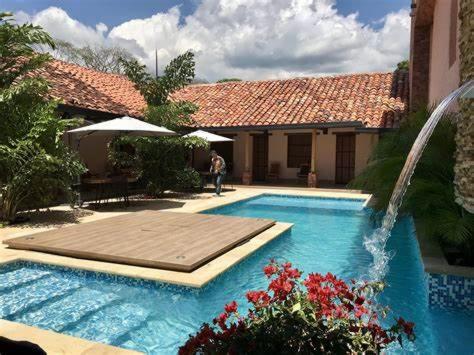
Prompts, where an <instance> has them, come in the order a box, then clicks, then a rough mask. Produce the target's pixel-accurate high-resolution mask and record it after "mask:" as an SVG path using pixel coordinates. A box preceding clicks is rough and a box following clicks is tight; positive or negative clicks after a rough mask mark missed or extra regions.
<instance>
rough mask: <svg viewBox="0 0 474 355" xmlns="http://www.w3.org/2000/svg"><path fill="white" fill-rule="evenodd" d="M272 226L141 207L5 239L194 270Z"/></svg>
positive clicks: (47, 248)
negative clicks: (113, 215)
mask: <svg viewBox="0 0 474 355" xmlns="http://www.w3.org/2000/svg"><path fill="white" fill-rule="evenodd" d="M274 224H275V221H272V220H269V219H260V218H243V217H231V216H217V215H204V214H194V213H180V212H160V211H143V212H135V213H128V214H125V215H121V216H117V217H111V218H106V219H102V220H99V221H94V222H89V223H84V224H78V225H74V226H70V227H64V228H60V229H55V230H51V231H46V232H41V233H36V234H32V235H29V236H23V237H18V238H12V239H8V240H5V241H4V242H3V243H5V244H7V245H8V246H9V247H10V248H15V249H24V250H34V251H40V252H46V253H52V254H59V255H63V256H71V257H76V258H82V259H92V260H99V261H107V262H114V263H121V264H129V265H137V266H147V267H153V268H159V269H169V270H175V271H185V272H191V271H193V270H195V269H196V268H198V267H200V266H202V265H203V264H205V263H206V262H208V261H210V260H212V259H214V258H216V257H218V256H219V255H221V254H223V253H225V252H227V251H228V250H230V249H232V248H233V247H235V246H236V245H238V244H240V243H242V242H244V241H245V240H248V239H250V238H252V237H254V236H256V235H257V234H259V233H261V232H263V231H264V230H266V229H268V228H270V227H271V226H273V225H274Z"/></svg>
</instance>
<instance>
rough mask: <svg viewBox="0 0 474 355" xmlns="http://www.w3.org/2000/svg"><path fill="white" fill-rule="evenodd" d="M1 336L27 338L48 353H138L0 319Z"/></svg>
mask: <svg viewBox="0 0 474 355" xmlns="http://www.w3.org/2000/svg"><path fill="white" fill-rule="evenodd" d="M0 329H2V336H5V337H6V338H8V339H12V340H17V341H18V340H25V339H26V340H27V341H30V342H33V343H35V344H38V345H39V346H40V347H41V348H42V349H43V350H44V351H46V353H48V354H68V355H84V354H101V355H138V354H143V353H142V352H139V351H136V350H130V349H125V348H120V347H117V346H113V345H108V344H104V343H99V342H95V341H92V340H87V339H83V338H79V337H75V336H72V335H67V334H62V333H58V332H55V331H52V330H46V329H41V328H38V327H33V326H30V325H26V324H23V323H19V322H12V321H9V320H6V319H0Z"/></svg>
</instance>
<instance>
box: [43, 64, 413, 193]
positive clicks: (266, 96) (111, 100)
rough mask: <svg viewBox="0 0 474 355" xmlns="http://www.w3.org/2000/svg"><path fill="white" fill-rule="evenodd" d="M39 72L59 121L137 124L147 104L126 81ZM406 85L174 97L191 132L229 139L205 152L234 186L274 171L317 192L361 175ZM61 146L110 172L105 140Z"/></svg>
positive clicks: (273, 88)
mask: <svg viewBox="0 0 474 355" xmlns="http://www.w3.org/2000/svg"><path fill="white" fill-rule="evenodd" d="M41 74H42V75H43V76H44V77H45V78H46V79H47V80H48V81H49V82H50V83H51V85H52V90H51V94H52V96H53V97H55V98H58V99H60V100H61V102H62V103H61V105H60V106H59V110H60V112H61V114H62V116H63V117H75V116H79V117H82V118H84V119H85V120H86V121H87V122H90V123H93V122H98V121H102V120H106V119H111V118H114V117H119V116H124V115H128V116H132V117H137V118H140V117H142V115H143V110H144V108H145V107H146V103H145V101H144V100H143V97H142V96H141V95H140V93H139V92H138V91H137V90H136V89H135V88H134V86H133V84H132V83H131V82H130V81H128V80H127V78H125V77H124V76H120V75H115V74H107V73H102V72H97V71H94V70H91V69H86V68H83V67H80V66H77V65H74V64H70V63H65V62H62V61H53V62H52V63H50V64H48V65H47V66H46V67H45V68H44V70H42V73H41ZM408 85H409V83H408V73H407V72H406V71H396V72H393V73H370V74H353V75H340V76H331V77H321V78H296V79H287V80H264V81H242V82H227V83H219V84H200V85H189V86H187V87H185V88H184V89H182V90H180V91H179V92H176V93H174V94H173V97H172V99H173V100H186V101H190V102H193V103H195V104H196V105H197V106H198V107H199V109H198V111H197V112H196V113H195V114H194V116H193V118H194V121H195V123H194V126H193V127H189V130H193V129H197V128H199V129H203V130H206V131H209V132H213V133H217V134H220V135H224V136H228V137H231V138H232V139H233V140H234V141H233V142H230V143H216V144H214V145H213V146H212V148H213V149H216V150H217V151H218V152H219V153H220V154H221V155H222V156H223V157H224V158H225V159H226V161H227V165H228V168H229V173H231V174H232V176H233V178H234V179H239V180H242V182H243V183H245V184H251V183H257V182H262V181H265V180H267V178H268V173H269V172H270V171H271V170H275V169H276V170H277V172H278V173H277V178H278V179H280V180H282V181H285V180H288V181H291V180H297V179H298V178H299V180H301V179H304V180H303V181H302V183H304V184H306V183H307V184H308V185H309V186H313V187H315V186H317V185H318V184H319V183H330V184H346V183H347V182H349V181H350V180H351V179H352V178H354V176H356V175H357V174H359V173H360V172H361V171H362V170H363V169H364V167H365V166H366V165H367V161H368V159H369V157H370V155H371V153H372V150H373V148H374V146H375V145H376V143H377V141H378V139H379V136H380V134H383V132H385V131H387V130H390V129H393V128H396V127H398V125H399V122H400V121H401V120H402V119H403V117H404V116H405V114H406V112H407V108H408ZM68 139H69V140H70V141H69V144H70V146H71V147H73V148H76V149H78V150H79V153H80V155H81V158H82V159H83V161H84V162H85V164H86V166H87V167H88V169H89V171H90V172H91V173H92V174H94V175H102V174H106V173H107V171H108V170H109V168H110V167H109V166H108V164H109V163H108V159H107V156H108V152H107V144H108V141H107V139H106V138H103V137H86V138H84V139H82V140H81V142H80V144H79V142H76V141H71V137H69V138H68ZM193 164H194V167H195V168H196V169H197V170H208V165H209V157H208V153H207V152H204V151H196V152H195V156H194V159H193ZM109 171H110V170H109ZM301 172H303V174H299V173H301ZM298 175H300V176H299V177H298Z"/></svg>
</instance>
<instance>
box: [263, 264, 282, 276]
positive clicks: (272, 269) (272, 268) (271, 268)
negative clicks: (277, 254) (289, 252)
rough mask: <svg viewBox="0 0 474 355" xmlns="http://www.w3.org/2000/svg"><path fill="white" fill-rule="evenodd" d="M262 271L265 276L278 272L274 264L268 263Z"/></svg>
mask: <svg viewBox="0 0 474 355" xmlns="http://www.w3.org/2000/svg"><path fill="white" fill-rule="evenodd" d="M263 272H264V273H265V275H267V277H270V276H272V275H273V274H276V273H277V272H278V267H277V266H276V265H273V264H270V265H267V266H265V267H264V268H263Z"/></svg>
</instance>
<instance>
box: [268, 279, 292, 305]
mask: <svg viewBox="0 0 474 355" xmlns="http://www.w3.org/2000/svg"><path fill="white" fill-rule="evenodd" d="M293 285H294V282H293V281H289V280H288V276H287V275H286V274H285V273H283V274H281V275H280V276H278V277H277V278H276V279H274V280H272V281H271V282H270V285H269V286H268V289H269V290H272V291H273V293H274V296H275V298H277V299H279V300H284V299H285V298H286V296H288V294H289V293H290V292H291V290H292V289H293Z"/></svg>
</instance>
